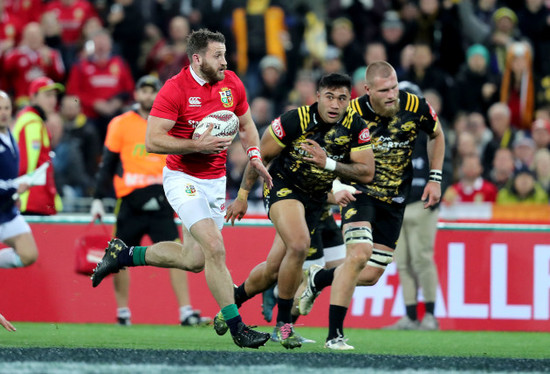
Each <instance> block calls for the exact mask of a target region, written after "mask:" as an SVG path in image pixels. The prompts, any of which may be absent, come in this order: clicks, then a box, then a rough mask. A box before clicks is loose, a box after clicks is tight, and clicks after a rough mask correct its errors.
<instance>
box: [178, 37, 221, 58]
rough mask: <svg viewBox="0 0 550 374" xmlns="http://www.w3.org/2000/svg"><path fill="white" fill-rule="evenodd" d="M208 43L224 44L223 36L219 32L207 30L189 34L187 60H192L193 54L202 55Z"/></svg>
mask: <svg viewBox="0 0 550 374" xmlns="http://www.w3.org/2000/svg"><path fill="white" fill-rule="evenodd" d="M210 42H218V43H223V44H225V36H223V34H222V33H221V32H219V31H216V32H213V31H210V30H208V29H200V30H196V31H193V32H192V33H191V34H189V36H188V37H187V56H188V57H189V60H191V61H192V60H193V55H194V54H195V53H197V54H201V53H204V51H206V49H207V48H208V44H209V43H210Z"/></svg>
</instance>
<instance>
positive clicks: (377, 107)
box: [371, 99, 399, 117]
mask: <svg viewBox="0 0 550 374" xmlns="http://www.w3.org/2000/svg"><path fill="white" fill-rule="evenodd" d="M371 104H372V107H373V109H374V111H375V112H376V114H378V115H379V116H382V117H393V116H395V115H396V114H397V112H399V99H397V100H395V102H394V103H393V104H392V106H385V105H384V102H383V101H382V100H380V101H376V102H373V103H371Z"/></svg>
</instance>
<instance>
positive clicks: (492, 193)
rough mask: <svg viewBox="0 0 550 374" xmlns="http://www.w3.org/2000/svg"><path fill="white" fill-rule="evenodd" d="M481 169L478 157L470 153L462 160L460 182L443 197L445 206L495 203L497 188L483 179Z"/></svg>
mask: <svg viewBox="0 0 550 374" xmlns="http://www.w3.org/2000/svg"><path fill="white" fill-rule="evenodd" d="M482 174H483V167H482V166H481V159H480V158H479V155H477V154H475V153H471V154H469V155H467V156H465V157H464V158H463V159H462V164H461V165H460V180H459V181H458V182H457V183H455V184H453V185H452V186H451V187H449V188H448V189H447V191H446V192H445V194H444V195H443V202H444V203H445V204H449V205H452V204H456V203H481V202H495V200H496V197H497V188H496V186H495V185H494V184H492V183H491V182H489V181H487V180H486V179H483V177H482V176H481V175H482Z"/></svg>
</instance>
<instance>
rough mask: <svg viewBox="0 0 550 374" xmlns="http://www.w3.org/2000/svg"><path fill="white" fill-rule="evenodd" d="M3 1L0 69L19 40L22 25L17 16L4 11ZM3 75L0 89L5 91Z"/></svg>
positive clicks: (0, 80)
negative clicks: (6, 56) (7, 53)
mask: <svg viewBox="0 0 550 374" xmlns="http://www.w3.org/2000/svg"><path fill="white" fill-rule="evenodd" d="M4 1H5V0H0V69H1V68H2V61H3V59H4V55H5V53H6V52H7V51H9V50H10V49H12V48H13V47H14V46H15V45H16V44H17V43H18V42H19V39H20V38H21V31H22V28H23V24H22V23H21V20H20V19H19V18H18V17H17V15H15V14H12V13H11V12H9V11H8V10H7V9H6V6H5V4H4ZM3 78H5V77H4V75H3V74H2V76H0V89H1V88H4V89H7V87H6V83H5V82H4V81H3Z"/></svg>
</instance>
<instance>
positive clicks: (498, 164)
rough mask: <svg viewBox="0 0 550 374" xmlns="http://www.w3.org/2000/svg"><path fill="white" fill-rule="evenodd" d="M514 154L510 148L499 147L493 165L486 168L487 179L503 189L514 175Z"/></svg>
mask: <svg viewBox="0 0 550 374" xmlns="http://www.w3.org/2000/svg"><path fill="white" fill-rule="evenodd" d="M514 170H515V163H514V155H513V153H512V151H511V150H510V149H509V148H499V149H497V151H496V153H495V158H494V159H493V167H492V168H491V169H490V170H485V175H486V179H488V180H489V182H491V183H493V184H494V185H495V186H496V187H497V189H498V190H501V189H502V188H503V187H504V186H506V184H507V183H508V182H509V181H510V180H511V179H512V177H513V176H514Z"/></svg>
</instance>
